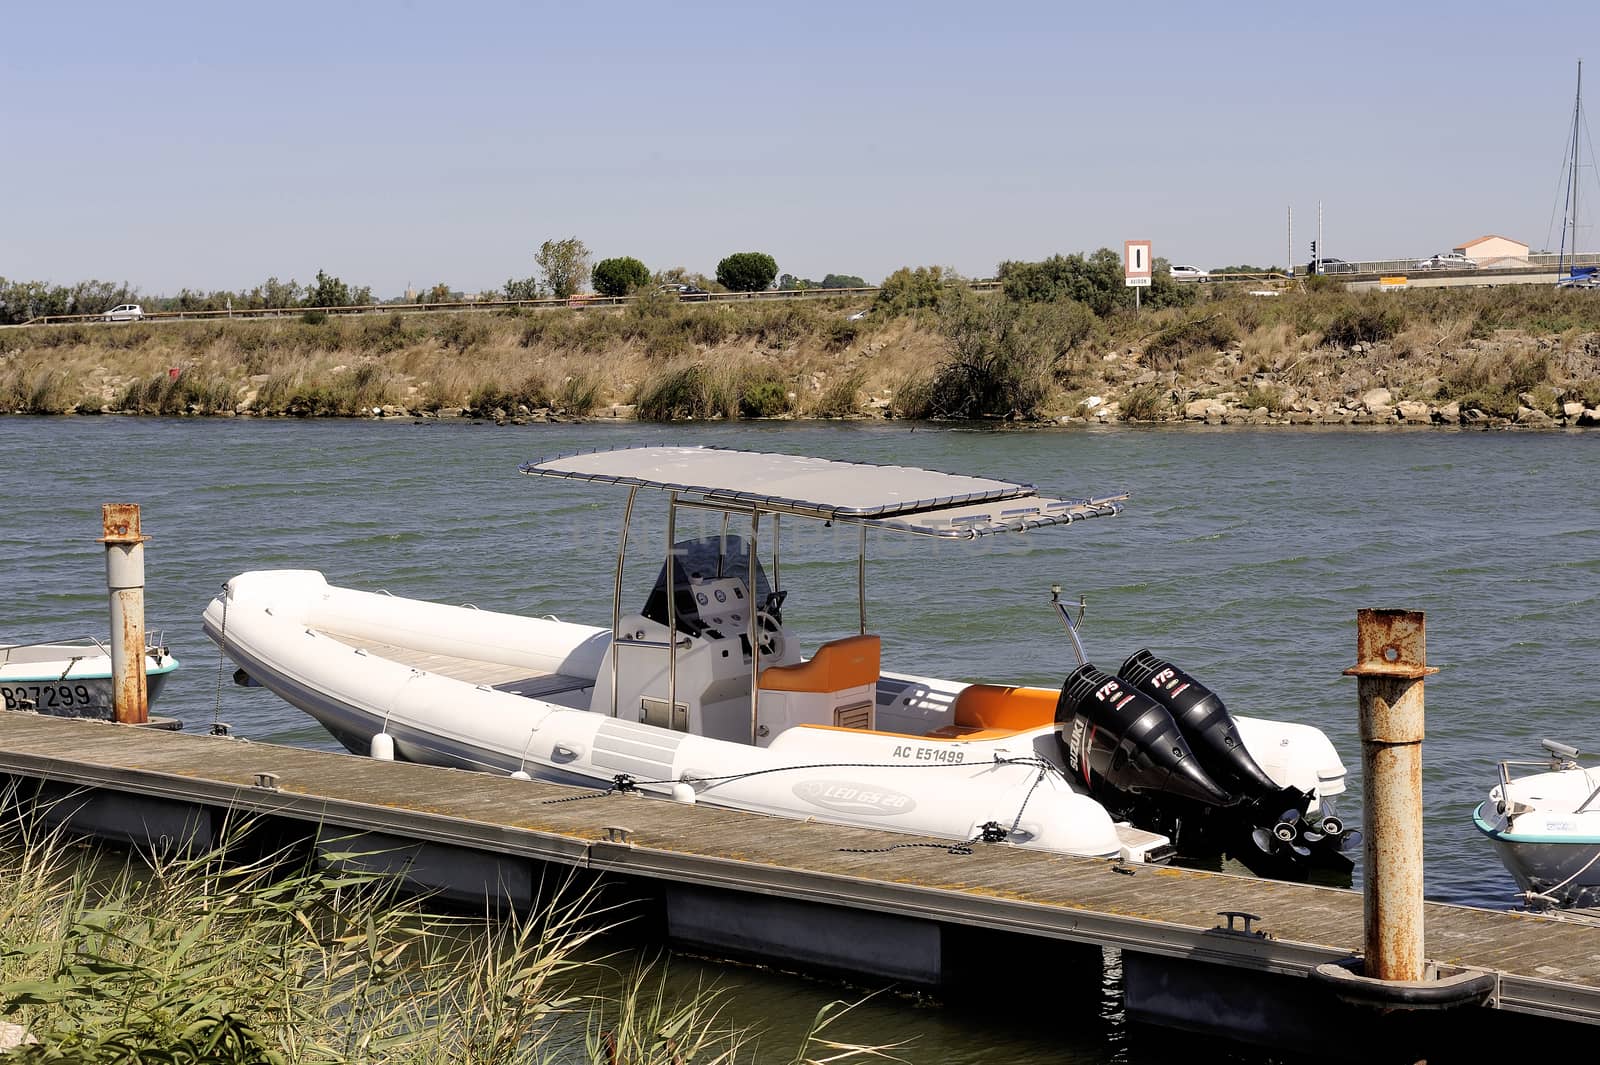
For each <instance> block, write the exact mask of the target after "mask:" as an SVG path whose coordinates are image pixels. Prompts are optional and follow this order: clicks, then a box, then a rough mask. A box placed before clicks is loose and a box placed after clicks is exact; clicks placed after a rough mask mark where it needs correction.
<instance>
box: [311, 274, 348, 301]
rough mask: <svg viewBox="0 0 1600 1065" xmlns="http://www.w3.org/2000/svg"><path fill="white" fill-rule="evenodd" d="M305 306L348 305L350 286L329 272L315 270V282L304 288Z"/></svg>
mask: <svg viewBox="0 0 1600 1065" xmlns="http://www.w3.org/2000/svg"><path fill="white" fill-rule="evenodd" d="M305 305H306V306H307V307H348V306H350V286H349V285H347V284H345V283H344V282H343V281H341V280H339V279H338V278H337V277H334V276H332V275H331V274H326V273H324V272H323V271H321V270H318V271H317V280H316V283H315V284H313V285H311V286H310V287H309V288H308V289H307V290H306V303H305Z"/></svg>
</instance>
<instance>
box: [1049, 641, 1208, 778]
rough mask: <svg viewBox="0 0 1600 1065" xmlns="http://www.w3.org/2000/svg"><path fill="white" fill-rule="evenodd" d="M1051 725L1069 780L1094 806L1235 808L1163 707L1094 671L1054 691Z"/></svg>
mask: <svg viewBox="0 0 1600 1065" xmlns="http://www.w3.org/2000/svg"><path fill="white" fill-rule="evenodd" d="M1056 723H1057V724H1059V725H1060V726H1061V731H1060V733H1059V734H1058V735H1059V738H1060V741H1061V745H1062V753H1063V754H1064V755H1065V757H1066V761H1067V772H1068V774H1069V775H1070V776H1072V777H1074V778H1075V779H1077V780H1081V781H1082V782H1083V784H1084V786H1085V787H1087V788H1088V790H1089V793H1090V794H1091V795H1094V796H1095V797H1097V798H1100V797H1102V796H1105V797H1107V798H1112V799H1120V800H1121V801H1122V802H1128V801H1130V800H1134V801H1136V800H1138V799H1140V798H1145V797H1148V798H1150V799H1152V800H1160V799H1178V800H1187V801H1188V802H1190V803H1195V804H1199V805H1200V806H1202V807H1210V806H1230V805H1233V804H1235V803H1237V802H1238V798H1237V797H1236V796H1235V795H1233V794H1231V793H1230V792H1228V791H1227V790H1226V789H1224V788H1222V787H1221V786H1219V785H1218V784H1217V782H1216V781H1215V780H1213V779H1212V778H1211V776H1210V775H1209V774H1208V773H1207V772H1206V771H1205V769H1204V768H1203V767H1202V765H1201V763H1200V760H1199V759H1198V758H1196V757H1195V754H1194V752H1193V751H1192V750H1191V749H1190V747H1189V743H1188V741H1187V740H1185V739H1184V736H1183V732H1182V730H1181V729H1180V728H1179V727H1178V723H1177V722H1176V721H1174V720H1173V717H1172V715H1171V714H1170V713H1168V712H1167V710H1166V708H1165V707H1163V706H1162V705H1161V704H1160V703H1158V702H1156V701H1155V700H1154V699H1152V698H1150V697H1149V696H1148V695H1145V694H1144V693H1142V692H1140V691H1137V690H1135V689H1134V688H1133V687H1131V686H1130V685H1128V684H1127V683H1125V682H1123V681H1120V680H1118V679H1117V678H1116V677H1113V676H1112V675H1111V674H1109V673H1107V672H1105V671H1104V670H1100V669H1096V668H1095V667H1094V666H1093V665H1087V664H1086V665H1082V666H1079V667H1078V668H1077V669H1075V670H1073V672H1072V673H1071V674H1070V675H1069V676H1068V677H1067V679H1066V683H1064V684H1063V685H1062V686H1061V698H1060V700H1059V701H1058V702H1057V703H1056ZM1108 791H1109V792H1111V793H1113V794H1112V795H1107V794H1106V793H1107V792H1108Z"/></svg>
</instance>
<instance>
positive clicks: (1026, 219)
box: [0, 0, 1600, 296]
mask: <svg viewBox="0 0 1600 1065" xmlns="http://www.w3.org/2000/svg"><path fill="white" fill-rule="evenodd" d="M1597 28H1600V13H1597V12H1596V10H1595V8H1594V6H1593V5H1585V4H1561V5H1518V6H1516V7H1512V6H1510V5H1506V4H1503V3H1474V2H1464V3H1452V4H1427V5H1424V4H1401V3H1395V4H1390V5H1387V6H1385V7H1376V6H1373V5H1348V6H1335V5H1327V4H1311V3H1299V4H1271V5H1266V4H1250V5H1243V4H1240V5H1232V4H1226V3H1209V4H1200V3H1186V4H1167V3H1157V2H1147V3H1129V4H1109V3H1101V4H1095V5H1092V6H1090V5H1084V6H1078V5H1070V4H1064V3H1037V4H1035V3H1016V4H1004V3H988V4H980V3H963V4H943V3H931V2H922V3H915V2H911V3H899V2H894V3H860V4H837V3H793V4H786V5H776V4H758V3H749V2H746V3H740V4H696V3H685V2H674V3H663V2H659V0H657V2H652V3H648V4H639V5H634V4H626V3H613V4H580V3H569V4H565V5H554V4H549V5H543V4H533V3H528V4H493V3H459V4H442V3H424V2H409V3H375V2H364V3H336V2H324V3H308V4H301V3H277V4H249V5H232V4H215V3H209V4H193V5H190V4H172V3H159V2H157V3H152V4H127V3H119V4H115V5H109V4H96V3H62V4H43V3H23V2H21V0H8V2H7V3H5V5H4V7H3V9H0V40H3V42H4V43H3V44H0V55H3V57H4V58H3V61H0V92H3V98H4V99H5V100H6V102H7V105H8V106H7V108H6V112H7V121H6V123H5V124H4V127H3V130H4V138H5V141H4V144H5V149H4V151H3V153H0V160H3V165H0V211H3V218H0V275H3V276H6V277H10V278H14V279H16V278H22V279H43V280H53V281H59V282H66V281H73V280H78V279H82V278H88V277H96V278H103V279H108V280H127V281H130V282H132V283H134V284H135V285H137V286H139V287H140V288H141V289H143V290H145V291H147V292H158V293H171V292H175V291H176V290H177V289H178V288H180V287H184V286H188V287H191V288H207V289H210V288H239V287H241V286H245V287H247V286H250V285H253V284H255V283H257V282H259V281H262V280H264V279H265V278H266V277H268V276H269V275H275V276H277V277H279V278H285V279H286V278H289V277H294V278H297V279H299V280H301V281H305V280H307V279H309V278H310V276H311V275H312V274H314V273H315V272H316V271H317V270H318V269H319V268H322V269H326V270H328V271H329V272H331V273H334V274H337V275H339V276H341V277H343V278H344V279H345V280H347V281H349V282H351V283H353V284H370V285H372V286H373V287H374V289H375V290H376V291H377V292H378V294H379V295H380V296H388V295H396V294H398V293H399V292H401V291H402V290H403V289H404V288H405V287H406V285H407V284H408V283H411V284H414V285H417V286H419V287H421V286H425V285H430V284H432V283H434V282H437V281H444V282H446V283H448V284H449V285H451V286H452V287H455V288H459V289H463V290H466V291H468V292H475V291H477V290H479V289H483V288H490V287H498V286H499V285H500V284H501V283H502V282H503V281H505V280H506V279H507V278H509V277H524V276H528V275H530V274H532V273H534V268H533V263H532V254H533V251H534V249H536V248H537V246H538V245H539V243H540V241H542V240H544V239H546V238H548V237H565V236H572V235H576V236H578V237H580V238H581V239H582V240H583V241H584V242H585V243H586V244H588V246H589V247H590V248H591V249H592V250H593V251H594V253H595V254H596V255H597V256H600V257H603V256H610V255H634V256H637V257H638V258H640V259H643V260H644V261H645V262H646V263H647V264H648V265H649V266H651V267H652V268H661V267H667V266H677V265H682V266H687V267H689V268H690V269H691V270H699V271H705V272H708V273H709V272H711V271H712V270H713V269H714V267H715V265H716V262H717V260H718V259H719V258H721V257H722V256H723V255H725V254H726V253H728V252H730V251H737V250H761V251H768V252H770V253H772V254H773V255H774V256H775V257H776V258H777V260H778V263H779V267H780V269H782V270H784V271H788V272H792V273H794V274H796V275H799V276H810V277H814V278H820V277H821V276H822V275H823V274H825V273H828V272H839V273H852V274H860V275H862V276H864V277H866V278H868V279H869V280H876V279H878V278H880V277H882V276H883V275H884V274H885V273H887V272H889V271H891V270H893V269H895V268H896V267H898V266H902V265H906V264H913V265H914V264H933V263H937V264H943V265H947V266H952V267H954V268H955V269H957V270H959V271H961V272H962V273H965V274H969V275H978V276H984V275H988V274H990V273H992V271H993V270H994V267H995V264H996V263H998V262H999V261H1001V260H1003V259H1028V258H1039V257H1042V256H1045V255H1048V254H1051V253H1053V252H1058V251H1060V252H1072V251H1080V250H1088V249H1093V248H1095V247H1099V246H1101V245H1113V246H1116V247H1119V248H1120V246H1121V242H1122V240H1124V239H1125V238H1149V239H1151V240H1153V241H1154V242H1155V253H1156V254H1157V255H1164V256H1166V257H1168V258H1170V259H1172V260H1173V261H1175V262H1183V263H1196V264H1198V265H1201V266H1215V265H1220V264H1224V263H1232V262H1238V261H1249V262H1268V261H1270V262H1281V261H1282V260H1283V259H1284V258H1285V251H1286V249H1285V210H1286V207H1287V206H1289V205H1291V204H1292V205H1293V207H1294V210H1295V237H1294V241H1295V255H1296V257H1297V258H1298V259H1302V260H1303V259H1304V258H1305V257H1306V253H1307V250H1308V249H1307V242H1308V241H1309V240H1310V238H1311V237H1312V236H1313V235H1314V232H1315V227H1316V212H1317V203H1318V201H1319V200H1320V201H1322V202H1323V204H1324V205H1325V210H1326V238H1325V249H1326V251H1327V252H1328V253H1329V254H1332V255H1336V256H1340V257H1342V258H1346V259H1356V258H1366V257H1379V256H1388V255H1399V256H1407V255H1424V254H1428V253H1431V252H1434V251H1438V250H1441V249H1445V248H1448V247H1450V246H1451V245H1453V244H1457V243H1460V242H1461V241H1464V240H1468V239H1471V238H1472V237H1476V236H1480V235H1482V234H1484V233H1490V232H1495V233H1502V234H1505V235H1507V236H1512V237H1517V238H1519V239H1522V240H1526V241H1528V242H1530V243H1531V244H1533V245H1534V246H1535V247H1537V246H1539V245H1542V244H1544V243H1545V241H1546V236H1547V234H1548V233H1549V231H1550V216H1551V209H1552V205H1553V204H1554V203H1555V200H1556V182H1557V178H1558V176H1559V171H1560V169H1561V162H1562V148H1563V140H1564V138H1565V137H1566V134H1567V129H1568V124H1569V122H1570V107H1571V100H1572V92H1573V79H1574V63H1575V60H1576V59H1577V58H1579V56H1580V55H1581V54H1582V49H1583V47H1584V45H1585V43H1586V42H1590V41H1597V40H1600V38H1597V35H1596V32H1595V31H1596V29H1597ZM1593 51H1594V54H1593V56H1591V57H1590V58H1591V59H1593V60H1594V62H1593V63H1592V64H1590V65H1589V68H1588V71H1589V73H1590V75H1591V78H1590V82H1591V84H1593V86H1594V88H1593V90H1592V91H1591V92H1590V93H1589V94H1588V95H1590V96H1591V97H1592V98H1594V99H1595V100H1596V106H1597V107H1600V48H1596V49H1594V50H1593ZM1588 180H1589V188H1590V189H1591V190H1593V189H1594V188H1595V183H1594V180H1593V176H1592V175H1590V177H1589V179H1588ZM1593 202H1594V205H1595V210H1596V215H1595V217H1596V218H1600V196H1594V197H1593ZM1596 234H1597V231H1595V230H1592V229H1591V230H1588V231H1587V233H1586V235H1585V239H1587V240H1588V243H1590V244H1591V245H1593V244H1595V241H1596Z"/></svg>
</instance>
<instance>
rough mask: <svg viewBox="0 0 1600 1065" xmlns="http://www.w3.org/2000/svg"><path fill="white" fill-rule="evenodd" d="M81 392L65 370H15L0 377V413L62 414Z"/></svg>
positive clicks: (49, 368)
mask: <svg viewBox="0 0 1600 1065" xmlns="http://www.w3.org/2000/svg"><path fill="white" fill-rule="evenodd" d="M82 392H83V389H82V387H81V386H80V385H79V384H78V383H77V382H76V381H74V380H73V379H72V377H71V375H69V374H68V373H67V372H66V371H65V370H57V369H53V368H51V367H49V366H37V365H36V366H25V367H19V368H17V369H15V370H12V371H11V372H10V373H8V374H6V375H5V376H4V377H0V411H16V412H17V413H18V414H65V413H66V412H67V411H69V410H71V409H72V405H73V403H74V402H76V401H77V399H78V398H79V396H80V395H81V394H82ZM97 406H98V405H97Z"/></svg>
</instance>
